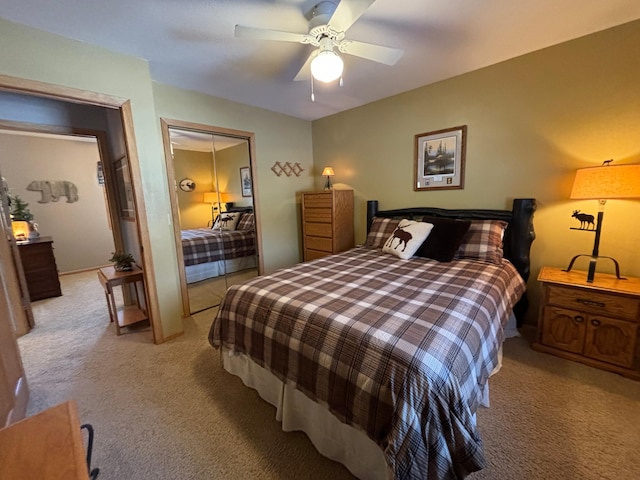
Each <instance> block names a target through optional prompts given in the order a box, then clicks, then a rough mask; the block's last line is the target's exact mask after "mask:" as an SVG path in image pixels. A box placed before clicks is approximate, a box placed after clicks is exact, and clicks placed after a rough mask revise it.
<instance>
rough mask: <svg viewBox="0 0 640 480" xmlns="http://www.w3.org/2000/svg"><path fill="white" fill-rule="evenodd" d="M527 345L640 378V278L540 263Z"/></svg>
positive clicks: (636, 378)
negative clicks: (534, 322)
mask: <svg viewBox="0 0 640 480" xmlns="http://www.w3.org/2000/svg"><path fill="white" fill-rule="evenodd" d="M538 280H539V281H540V282H541V283H542V297H541V301H540V315H539V318H538V333H537V338H536V341H535V342H534V343H533V345H532V347H533V348H534V349H535V350H539V351H542V352H547V353H552V354H554V355H557V356H559V357H563V358H567V359H569V360H574V361H578V362H581V363H584V364H586V365H590V366H592V367H597V368H601V369H603V370H609V371H611V372H616V373H619V374H621V375H624V376H627V377H630V378H633V379H635V380H640V342H639V341H638V333H639V331H640V279H638V278H633V277H627V279H626V280H620V279H617V278H616V277H615V276H614V275H607V274H603V273H596V275H595V279H594V281H593V282H592V283H588V282H587V273H586V272H581V271H575V270H574V271H571V272H565V271H563V270H561V269H559V268H552V267H543V268H542V269H541V270H540V275H539V276H538Z"/></svg>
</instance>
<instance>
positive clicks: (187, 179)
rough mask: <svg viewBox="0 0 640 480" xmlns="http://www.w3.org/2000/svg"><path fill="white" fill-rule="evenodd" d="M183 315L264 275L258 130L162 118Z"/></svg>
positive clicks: (219, 299) (219, 298)
mask: <svg viewBox="0 0 640 480" xmlns="http://www.w3.org/2000/svg"><path fill="white" fill-rule="evenodd" d="M161 123H162V133H163V140H164V144H165V156H166V162H167V176H168V181H169V185H170V188H169V190H170V192H172V198H171V206H172V214H173V220H174V221H173V225H174V234H175V238H176V247H177V248H176V250H177V252H178V262H179V266H178V269H179V272H180V284H181V292H182V305H183V314H184V316H188V315H191V314H193V313H197V312H199V311H202V310H205V309H208V308H212V307H215V306H217V305H219V304H220V301H221V299H222V296H223V295H224V292H225V291H226V289H227V288H228V287H229V286H230V285H231V284H234V283H238V282H241V281H244V280H246V279H248V278H252V277H254V276H256V275H259V274H261V273H262V255H261V251H262V250H261V240H260V237H261V236H260V222H259V211H258V210H259V209H258V205H257V202H256V198H257V192H256V190H257V185H256V182H255V178H256V175H255V171H256V159H255V147H254V135H253V133H251V132H243V131H238V130H231V129H226V128H221V127H213V126H208V125H201V124H195V123H191V122H181V121H178V120H168V119H162V120H161Z"/></svg>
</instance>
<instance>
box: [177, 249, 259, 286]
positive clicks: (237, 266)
mask: <svg viewBox="0 0 640 480" xmlns="http://www.w3.org/2000/svg"><path fill="white" fill-rule="evenodd" d="M255 267H256V256H255V255H251V256H249V257H240V258H231V259H229V260H218V261H216V262H208V263H199V264H197V265H187V266H185V267H184V271H185V274H186V276H187V283H194V282H200V281H202V280H206V279H207V278H215V277H219V276H221V275H224V274H225V273H234V272H239V271H240V270H245V269H248V268H255Z"/></svg>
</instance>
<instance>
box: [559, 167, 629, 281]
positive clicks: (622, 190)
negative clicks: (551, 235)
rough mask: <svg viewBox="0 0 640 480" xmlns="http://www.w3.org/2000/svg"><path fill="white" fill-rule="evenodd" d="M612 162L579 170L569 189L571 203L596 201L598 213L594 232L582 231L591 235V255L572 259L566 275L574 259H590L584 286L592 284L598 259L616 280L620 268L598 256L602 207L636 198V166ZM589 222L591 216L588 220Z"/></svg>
mask: <svg viewBox="0 0 640 480" xmlns="http://www.w3.org/2000/svg"><path fill="white" fill-rule="evenodd" d="M612 161H613V160H606V161H604V162H603V164H602V166H599V167H588V168H581V169H579V170H578V171H577V172H576V177H575V180H574V181H573V188H572V189H571V196H570V198H571V199H573V200H598V203H599V205H600V207H599V209H598V218H597V220H596V228H595V230H587V229H584V228H581V229H579V230H585V231H590V232H594V233H595V239H594V242H593V252H592V253H591V255H576V256H575V257H573V258H572V259H571V262H570V263H569V266H568V267H567V269H566V271H567V272H569V271H571V267H572V266H573V262H575V260H576V259H577V258H578V257H591V258H590V260H589V271H588V273H587V282H589V283H591V282H593V278H594V275H595V270H596V262H597V261H598V258H608V259H609V260H611V261H612V262H613V263H614V265H615V269H616V277H617V278H619V279H621V280H622V279H623V278H622V277H621V276H620V266H619V264H618V262H617V260H615V259H614V258H612V257H605V256H600V255H599V248H600V232H601V230H602V221H603V220H604V206H605V204H606V203H607V200H608V199H616V198H618V199H625V198H640V164H632V165H611V162H612ZM577 214H578V211H577V210H576V211H575V212H574V216H575V217H576V218H578V219H579V215H577ZM590 217H591V218H590V220H591V221H593V216H590Z"/></svg>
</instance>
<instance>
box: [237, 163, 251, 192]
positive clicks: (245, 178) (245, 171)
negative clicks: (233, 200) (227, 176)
mask: <svg viewBox="0 0 640 480" xmlns="http://www.w3.org/2000/svg"><path fill="white" fill-rule="evenodd" d="M240 187H241V188H242V196H243V197H251V196H253V191H252V188H251V169H250V168H249V167H242V168H240Z"/></svg>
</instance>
